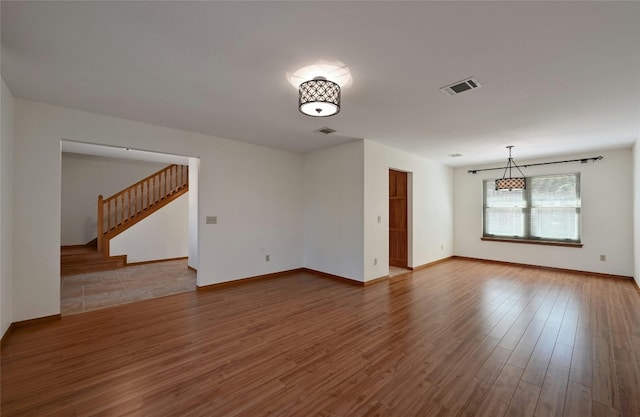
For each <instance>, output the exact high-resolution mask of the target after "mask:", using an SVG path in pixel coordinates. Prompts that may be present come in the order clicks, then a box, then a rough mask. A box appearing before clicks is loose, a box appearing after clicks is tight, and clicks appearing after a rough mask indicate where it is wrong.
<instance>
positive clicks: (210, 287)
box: [196, 268, 303, 291]
mask: <svg viewBox="0 0 640 417" xmlns="http://www.w3.org/2000/svg"><path fill="white" fill-rule="evenodd" d="M302 270H303V268H296V269H289V270H287V271H280V272H273V273H271V274H264V275H257V276H255V277H247V278H241V279H236V280H233V281H225V282H218V283H216V284H209V285H203V286H201V287H200V286H199V287H196V291H212V290H219V289H221V288H229V287H235V286H236V285H243V284H248V283H250V282H257V281H264V280H267V279H273V278H278V277H281V276H283V275H287V274H290V273H292V272H300V271H302Z"/></svg>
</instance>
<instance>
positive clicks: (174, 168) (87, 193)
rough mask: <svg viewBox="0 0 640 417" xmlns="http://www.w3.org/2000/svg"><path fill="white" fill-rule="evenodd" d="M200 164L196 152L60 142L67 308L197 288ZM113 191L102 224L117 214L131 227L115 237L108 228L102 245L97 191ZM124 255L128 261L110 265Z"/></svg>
mask: <svg viewBox="0 0 640 417" xmlns="http://www.w3.org/2000/svg"><path fill="white" fill-rule="evenodd" d="M199 163H200V160H199V158H194V157H186V156H180V155H169V154H161V153H156V152H149V151H142V150H133V149H131V148H118V147H113V146H105V145H97V144H90V143H83V142H74V141H68V140H62V141H61V175H62V178H61V184H62V198H61V204H62V207H61V213H62V216H61V238H60V242H61V281H60V282H61V288H60V290H61V291H60V295H61V314H62V315H69V314H75V313H81V312H85V311H91V310H95V309H100V308H104V307H110V306H113V305H118V304H126V303H130V302H135V301H142V300H145V299H149V298H157V297H161V296H165V295H172V294H177V293H181V292H190V291H194V290H195V288H196V281H197V267H198V247H197V244H198V238H197V233H198V231H197V217H198V215H197V206H198V204H197V199H198V197H197V196H198V173H199ZM149 174H150V175H149ZM147 175H148V176H147ZM142 177H145V178H144V179H140V178H142ZM136 181H137V182H136ZM134 183H135V184H134ZM131 184H133V185H131ZM185 186H186V188H184V187H185ZM123 187H124V188H123ZM120 189H124V190H125V193H124V196H120V194H122V191H116V190H120ZM113 192H115V193H116V194H114V196H116V197H115V205H114V204H105V205H104V206H106V207H107V209H106V210H107V216H105V217H104V219H105V220H104V221H103V222H102V223H101V224H100V225H101V226H103V225H104V224H105V223H106V224H107V225H108V224H109V221H111V220H113V219H116V220H117V221H114V223H115V224H116V225H117V226H127V227H124V229H125V230H122V231H121V233H120V231H119V234H116V235H115V237H113V236H109V235H107V234H106V233H105V234H104V236H105V239H109V242H107V246H105V245H104V244H103V249H102V250H101V249H100V247H97V248H96V245H97V242H98V238H97V237H96V232H97V235H101V233H100V232H101V228H100V227H99V226H98V218H100V217H101V213H100V208H101V206H102V205H101V204H100V202H101V197H102V196H100V197H98V194H101V195H102V194H105V193H106V194H105V195H107V196H108V195H109V194H111V193H113ZM107 200H109V197H107ZM156 200H158V201H156ZM104 206H102V207H104ZM117 213H121V215H120V217H118V215H117ZM136 216H139V217H136ZM103 233H104V232H103ZM91 238H94V239H93V240H92V241H89V239H91ZM105 248H106V249H105ZM93 258H95V259H93ZM119 258H123V260H124V265H122V264H117V265H115V264H114V265H111V264H109V262H111V261H112V260H113V259H119Z"/></svg>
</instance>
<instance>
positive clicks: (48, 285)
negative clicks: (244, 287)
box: [13, 99, 303, 321]
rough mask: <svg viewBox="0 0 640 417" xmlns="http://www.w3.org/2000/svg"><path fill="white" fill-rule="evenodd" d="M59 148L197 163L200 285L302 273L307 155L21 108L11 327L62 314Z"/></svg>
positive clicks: (24, 104) (59, 110) (41, 107)
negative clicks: (213, 220)
mask: <svg viewBox="0 0 640 417" xmlns="http://www.w3.org/2000/svg"><path fill="white" fill-rule="evenodd" d="M62 139H66V140H75V141H81V142H91V143H97V144H102V145H111V146H120V147H127V146H129V147H132V148H136V149H143V150H149V151H155V152H163V153H169V154H179V155H187V156H193V157H199V158H200V176H199V180H200V184H199V190H200V192H199V201H198V204H199V207H198V212H199V223H198V231H199V242H200V245H199V251H200V252H199V256H198V258H199V265H198V285H200V286H203V285H208V284H213V283H217V282H223V281H229V280H234V279H238V278H245V277H251V276H256V275H261V274H268V273H272V272H277V271H283V270H289V269H295V268H299V267H301V266H302V262H301V261H302V247H303V235H302V230H303V203H302V199H301V198H300V195H301V190H302V176H301V175H300V173H301V172H302V162H303V157H302V156H301V155H298V154H294V153H291V152H285V151H279V150H274V149H270V148H265V147H261V146H256V145H251V144H246V143H241V142H237V141H231V140H226V139H221V138H216V137H212V136H207V135H201V134H197V133H192V132H185V131H180V130H175V129H169V128H164V127H160V126H154V125H149V124H145V123H139V122H133V121H129V120H124V119H118V118H113V117H108V116H102V115H98V114H93V113H87V112H82V111H77V110H71V109H67V108H63V107H58V106H52V105H47V104H43V103H36V102H32V101H28V100H22V99H16V100H15V101H14V206H13V209H14V213H20V215H19V216H18V215H16V216H14V223H13V225H14V229H13V232H14V253H13V259H14V276H15V279H14V281H13V285H14V287H13V291H14V317H13V320H14V321H20V320H26V319H31V318H35V317H43V316H48V315H52V314H58V313H59V312H60V276H59V269H60V266H59V262H60V251H59V248H60V215H61V212H60V207H61V204H60V203H61V201H60V196H61V180H60V178H61V162H60V159H61V158H60V141H61V140H62ZM214 215H215V216H218V224H217V225H205V224H204V220H205V219H204V217H205V216H214ZM266 253H268V254H270V255H271V262H265V257H264V255H265V254H266ZM33 259H37V260H38V262H33Z"/></svg>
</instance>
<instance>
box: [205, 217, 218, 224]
mask: <svg viewBox="0 0 640 417" xmlns="http://www.w3.org/2000/svg"><path fill="white" fill-rule="evenodd" d="M207 224H218V216H207Z"/></svg>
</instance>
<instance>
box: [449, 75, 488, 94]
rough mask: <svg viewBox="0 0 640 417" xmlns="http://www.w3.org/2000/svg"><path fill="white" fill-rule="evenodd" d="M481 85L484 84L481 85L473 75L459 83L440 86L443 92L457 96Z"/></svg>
mask: <svg viewBox="0 0 640 417" xmlns="http://www.w3.org/2000/svg"><path fill="white" fill-rule="evenodd" d="M480 87H482V86H481V85H480V83H479V82H478V80H476V79H475V78H473V77H471V78H467V79H466V80H463V81H458V82H457V83H453V84H450V85H447V86H445V87H442V88H440V91H442V92H443V93H447V94H449V95H452V96H455V95H457V94H460V93H464V92H465V91H469V90H473V89H476V88H480Z"/></svg>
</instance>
